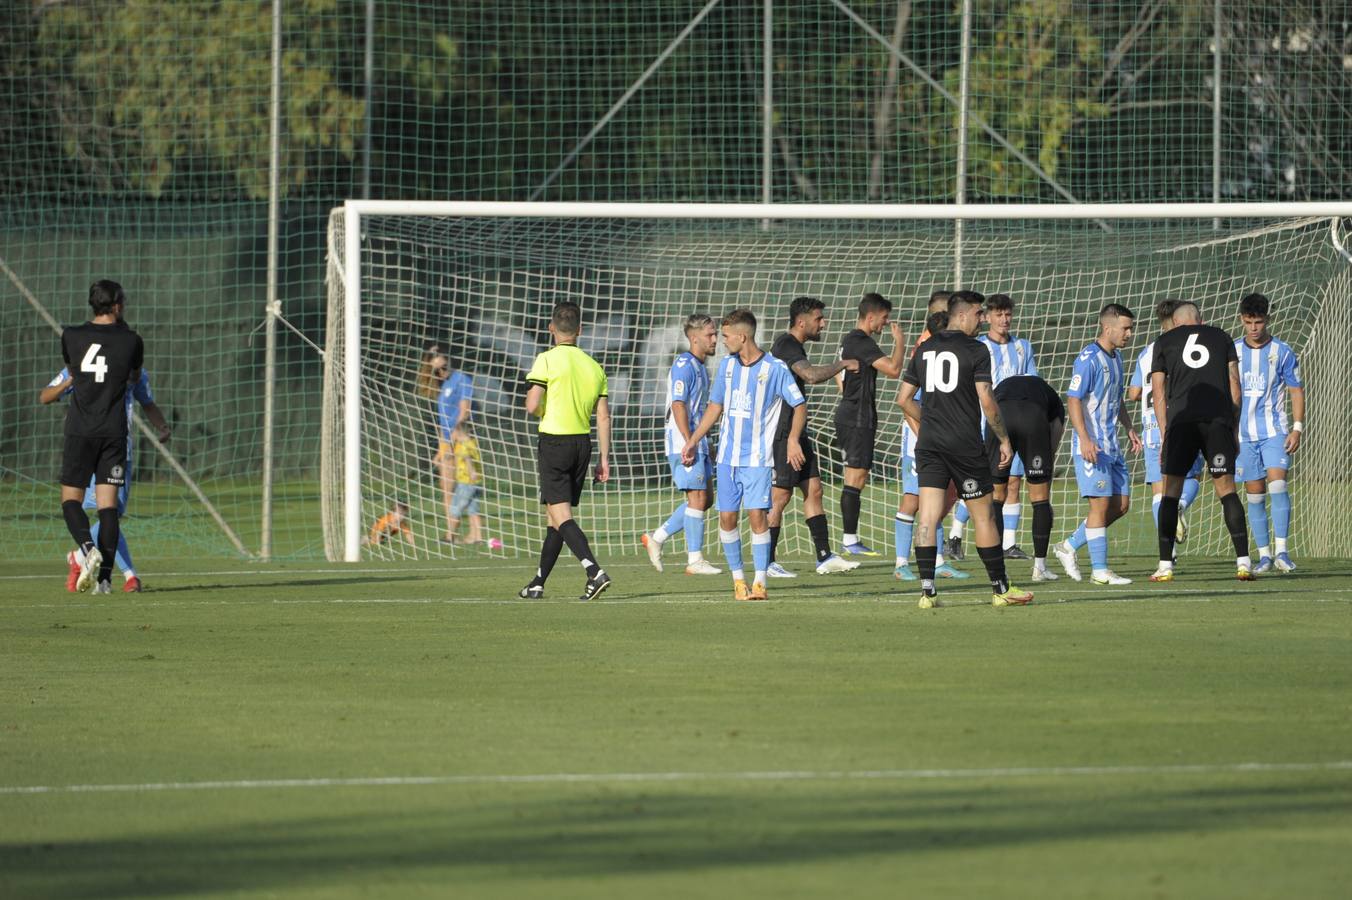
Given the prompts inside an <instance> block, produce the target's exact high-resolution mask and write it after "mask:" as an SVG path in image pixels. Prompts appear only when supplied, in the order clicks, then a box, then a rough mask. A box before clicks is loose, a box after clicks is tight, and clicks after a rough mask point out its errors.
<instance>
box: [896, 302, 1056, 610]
mask: <svg viewBox="0 0 1352 900" xmlns="http://www.w3.org/2000/svg"><path fill="white" fill-rule="evenodd" d="M985 302H986V298H985V297H983V296H981V295H980V294H978V293H977V292H976V291H955V292H954V293H953V296H952V297H950V298H949V301H948V329H947V330H945V331H941V332H939V333H938V334H936V335H934V336H933V337H931V338H930V339H929V340H928V341H926V342H925V343H923V344H921V345H920V347H919V348H918V349H917V350H916V352H915V355H914V356H912V357H911V361H910V363H909V364H908V365H907V367H906V372H905V373H904V374H903V375H902V381H903V382H904V384H903V385H902V388H901V395H900V396H899V398H898V400H899V402H900V403H901V407H902V410H903V411H904V412H905V414H906V418H907V420H908V421H909V422H910V425H911V427H912V428H913V429H914V430H915V432H916V436H917V437H916V448H915V470H916V477H917V480H918V481H919V484H920V515H919V519H918V522H917V526H918V528H919V535H918V537H917V538H916V541H915V544H916V547H915V556H916V562H917V563H918V564H919V568H920V588H921V596H920V608H921V609H930V608H932V607H934V606H937V605H938V598H937V597H936V592H935V589H934V566H935V555H936V547H935V537H936V536H935V527H936V526H937V525H938V524H939V519H940V518H941V517H942V516H943V513H944V506H945V500H946V495H947V491H948V485H949V482H950V481H951V482H952V483H954V484H956V485H957V486H958V494H959V496H961V497H962V499H963V500H966V501H967V509H968V510H969V511H970V513H971V517H972V521H973V522H974V523H975V525H976V545H977V553H978V554H979V555H980V557H981V562H982V563H983V564H984V565H985V566H986V574H987V575H988V576H989V577H990V582H991V593H992V597H991V602H992V604H994V605H995V606H1013V605H1019V606H1021V605H1023V604H1026V603H1028V602H1030V601H1031V600H1032V599H1033V595H1032V594H1031V593H1029V592H1028V591H1025V590H1022V589H1020V588H1017V587H1014V586H1013V585H1011V584H1010V583H1009V581H1008V579H1007V578H1006V576H1005V557H1004V553H1003V552H1002V551H1001V549H1000V532H999V529H998V528H997V526H996V524H995V512H994V509H993V508H992V506H991V465H990V461H989V459H988V458H987V455H986V451H985V440H984V439H983V438H982V436H981V416H982V413H985V416H986V424H987V427H988V428H989V429H990V430H991V431H992V432H994V433H995V437H996V440H997V441H998V442H999V450H998V454H997V457H998V458H997V462H998V464H999V465H1000V466H1002V467H1003V466H1008V465H1009V464H1010V462H1011V461H1012V460H1013V458H1014V451H1013V448H1012V447H1011V446H1010V442H1009V434H1008V432H1007V431H1006V430H1005V423H1004V420H1003V418H1002V417H1001V415H1000V407H999V406H998V405H997V404H996V402H995V395H994V394H993V393H992V391H991V357H990V352H989V351H988V350H987V349H986V347H985V346H984V345H983V344H982V343H981V342H980V341H977V340H975V339H974V338H973V335H975V334H976V332H977V329H978V327H980V324H981V308H982V305H983V304H984V303H985ZM918 390H923V391H924V392H925V403H924V406H923V408H922V407H921V405H920V404H919V403H916V401H915V395H916V392H917V391H918Z"/></svg>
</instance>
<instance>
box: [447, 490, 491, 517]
mask: <svg viewBox="0 0 1352 900" xmlns="http://www.w3.org/2000/svg"><path fill="white" fill-rule="evenodd" d="M483 493H484V489H483V486H482V485H478V484H457V485H456V486H455V493H453V494H451V518H452V519H459V518H460V517H462V516H466V515H469V516H477V515H478V514H479V498H480V497H482V496H483Z"/></svg>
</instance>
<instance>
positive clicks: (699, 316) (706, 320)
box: [685, 312, 714, 336]
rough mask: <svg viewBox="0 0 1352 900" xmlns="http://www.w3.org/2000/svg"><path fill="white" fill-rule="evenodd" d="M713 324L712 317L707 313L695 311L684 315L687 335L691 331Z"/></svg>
mask: <svg viewBox="0 0 1352 900" xmlns="http://www.w3.org/2000/svg"><path fill="white" fill-rule="evenodd" d="M712 324H714V317H713V316H711V315H709V314H708V313H702V312H696V313H691V314H690V315H688V316H686V317H685V333H686V335H687V336H688V335H689V334H690V332H692V331H699V330H700V329H701V328H703V327H704V326H706V325H712Z"/></svg>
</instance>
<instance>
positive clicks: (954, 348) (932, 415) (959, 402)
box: [901, 331, 991, 455]
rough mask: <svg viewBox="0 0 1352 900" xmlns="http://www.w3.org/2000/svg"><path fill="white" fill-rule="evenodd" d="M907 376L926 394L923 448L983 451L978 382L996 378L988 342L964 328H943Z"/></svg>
mask: <svg viewBox="0 0 1352 900" xmlns="http://www.w3.org/2000/svg"><path fill="white" fill-rule="evenodd" d="M901 378H902V380H903V381H905V382H906V383H907V384H913V385H915V386H916V387H918V388H920V390H921V391H923V392H924V394H925V403H924V405H923V406H922V407H921V417H920V436H919V438H918V439H917V441H916V451H917V452H919V451H934V452H938V453H956V454H960V455H971V454H974V453H976V454H979V453H981V452H982V448H983V447H984V441H983V440H982V437H981V421H982V420H981V400H980V398H979V397H978V396H977V392H976V386H977V382H981V381H984V382H986V383H987V384H990V382H991V356H990V352H989V351H988V350H987V349H986V345H985V344H983V343H981V342H980V341H978V340H977V339H976V338H972V337H968V336H967V335H965V334H963V333H962V332H961V331H941V332H939V333H938V334H936V335H934V336H933V337H931V338H930V339H929V340H927V341H925V342H924V343H923V344H921V345H920V346H919V347H917V348H916V351H915V353H914V354H912V356H911V361H910V362H909V363H908V364H907V366H906V371H905V372H903V373H902V376H901Z"/></svg>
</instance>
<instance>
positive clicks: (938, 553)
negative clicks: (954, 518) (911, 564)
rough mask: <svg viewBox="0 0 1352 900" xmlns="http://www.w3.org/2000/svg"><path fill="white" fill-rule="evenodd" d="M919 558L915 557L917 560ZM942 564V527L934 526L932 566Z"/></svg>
mask: <svg viewBox="0 0 1352 900" xmlns="http://www.w3.org/2000/svg"><path fill="white" fill-rule="evenodd" d="M919 558H920V557H918V556H917V557H916V559H919ZM943 564H944V526H943V525H935V526H934V565H935V566H936V567H938V566H942V565H943Z"/></svg>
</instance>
